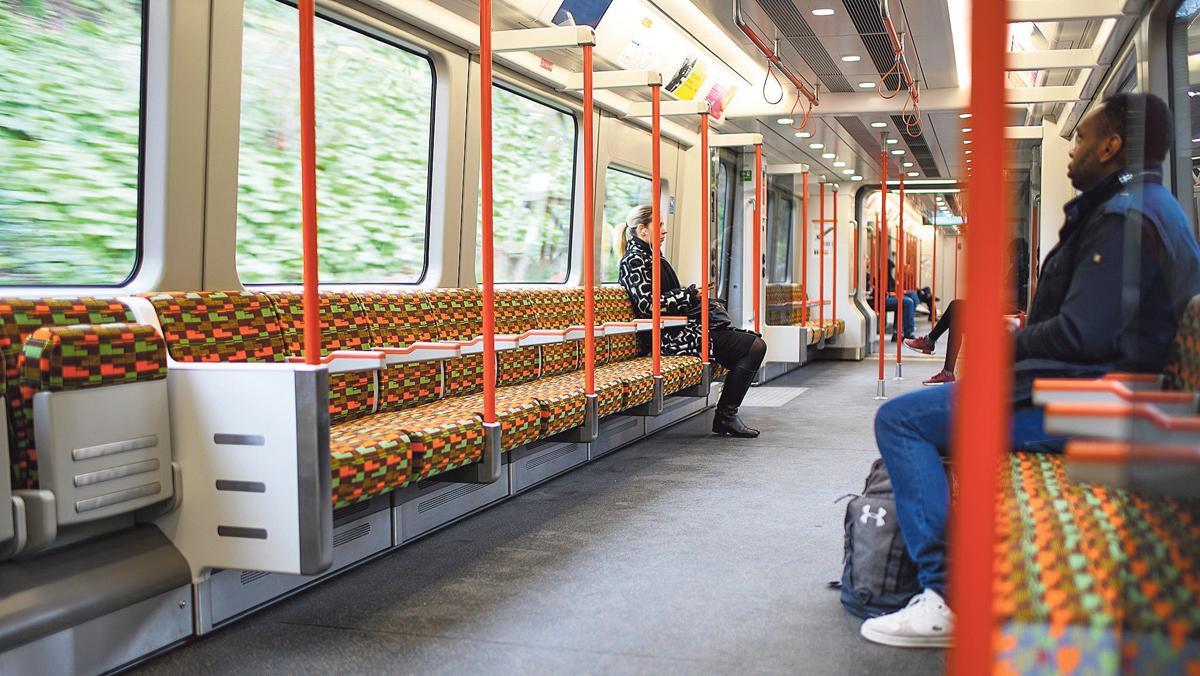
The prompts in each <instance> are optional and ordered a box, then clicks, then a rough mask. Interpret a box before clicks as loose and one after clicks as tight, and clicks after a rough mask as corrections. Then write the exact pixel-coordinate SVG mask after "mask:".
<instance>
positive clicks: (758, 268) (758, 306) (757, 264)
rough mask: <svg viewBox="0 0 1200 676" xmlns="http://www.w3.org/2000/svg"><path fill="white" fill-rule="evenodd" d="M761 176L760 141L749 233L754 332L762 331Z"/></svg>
mask: <svg viewBox="0 0 1200 676" xmlns="http://www.w3.org/2000/svg"><path fill="white" fill-rule="evenodd" d="M762 177H763V150H762V144H761V143H760V144H758V145H756V146H754V224H753V227H754V230H753V231H752V235H751V240H752V242H753V247H754V248H753V256H754V278H753V279H754V292H753V295H752V296H751V298H752V299H753V305H752V307H753V308H754V330H755V331H756V332H762V278H763V274H762V272H763V261H762V202H763V199H765V198H766V190H764V186H763V184H762V182H763V181H762Z"/></svg>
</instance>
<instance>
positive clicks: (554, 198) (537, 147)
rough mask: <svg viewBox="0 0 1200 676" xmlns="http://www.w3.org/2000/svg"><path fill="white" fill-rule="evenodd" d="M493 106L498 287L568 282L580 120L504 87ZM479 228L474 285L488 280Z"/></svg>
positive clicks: (495, 95)
mask: <svg viewBox="0 0 1200 676" xmlns="http://www.w3.org/2000/svg"><path fill="white" fill-rule="evenodd" d="M492 101H493V103H492V105H493V112H492V143H493V154H494V162H493V167H494V169H493V171H494V172H495V173H494V175H493V188H494V191H495V192H494V198H493V199H494V200H495V203H494V207H493V214H494V217H493V219H494V220H493V226H492V227H493V241H494V243H495V279H496V281H497V282H532V283H546V282H557V283H562V282H565V281H567V275H568V274H569V273H570V265H571V219H572V215H573V213H574V211H573V206H574V185H575V142H576V133H577V125H576V122H575V116H574V115H571V114H569V113H566V112H564V111H562V110H559V109H557V108H552V107H550V106H548V105H546V104H544V103H539V102H537V101H534V100H533V99H531V98H528V97H526V96H522V95H521V94H518V93H516V92H514V91H511V90H508V89H505V88H504V87H500V86H496V87H495V88H493V96H492ZM482 208H483V207H482V205H481V206H480V211H479V213H480V214H482V213H483V211H482ZM482 222H483V219H482V217H481V218H480V219H479V223H481V224H482ZM481 228H482V226H481ZM481 228H480V229H477V230H476V245H475V275H476V277H475V278H476V279H480V278H482V277H483V273H482V268H483V264H482V255H481V250H482V229H481Z"/></svg>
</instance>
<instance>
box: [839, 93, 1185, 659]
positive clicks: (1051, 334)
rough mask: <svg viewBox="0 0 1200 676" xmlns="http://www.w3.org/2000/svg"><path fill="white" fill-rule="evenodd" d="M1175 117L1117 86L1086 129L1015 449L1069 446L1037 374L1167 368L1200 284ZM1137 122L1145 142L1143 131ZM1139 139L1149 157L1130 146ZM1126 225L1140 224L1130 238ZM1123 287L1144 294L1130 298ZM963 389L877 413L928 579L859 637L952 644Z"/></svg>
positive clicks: (1029, 328)
mask: <svg viewBox="0 0 1200 676" xmlns="http://www.w3.org/2000/svg"><path fill="white" fill-rule="evenodd" d="M1170 117H1171V115H1170V112H1169V111H1168V109H1167V106H1166V104H1165V103H1163V101H1162V100H1161V99H1159V98H1157V97H1155V96H1152V95H1146V94H1117V95H1115V96H1112V97H1110V98H1108V99H1106V100H1105V101H1104V102H1103V103H1102V104H1101V105H1100V106H1099V107H1097V108H1096V109H1095V110H1093V111H1092V112H1090V113H1089V114H1088V115H1087V116H1086V117H1085V118H1084V119H1083V120H1082V121H1081V122H1080V123H1079V126H1078V127H1077V128H1076V131H1075V138H1074V141H1073V143H1072V145H1071V150H1070V163H1069V165H1068V169H1067V175H1068V177H1069V178H1070V180H1071V184H1072V185H1073V186H1075V188H1076V189H1078V190H1080V191H1082V194H1081V195H1079V196H1078V197H1076V198H1075V199H1073V200H1071V201H1070V202H1068V203H1067V205H1066V207H1065V210H1066V222H1065V224H1064V225H1063V227H1062V230H1061V231H1060V239H1059V242H1058V244H1057V245H1056V246H1055V247H1054V249H1053V250H1052V251H1051V252H1050V254H1049V255H1048V256H1047V257H1046V261H1045V265H1044V266H1043V268H1042V276H1041V278H1040V280H1039V282H1038V288H1037V293H1036V295H1035V296H1034V298H1033V303H1032V305H1031V307H1030V311H1029V317H1028V324H1027V325H1026V326H1025V328H1023V329H1020V330H1018V331H1016V337H1015V343H1016V354H1015V364H1014V368H1015V374H1014V375H1015V377H1014V392H1013V407H1014V408H1013V415H1012V439H1011V447H1012V448H1014V449H1016V450H1024V451H1047V452H1057V451H1061V448H1062V445H1063V441H1064V440H1062V439H1057V438H1052V437H1050V435H1048V434H1047V433H1046V431H1045V429H1044V427H1043V412H1042V410H1041V409H1040V408H1037V407H1034V406H1033V404H1032V389H1033V381H1034V379H1035V378H1037V377H1046V376H1051V377H1054V376H1058V377H1075V378H1090V377H1099V376H1101V375H1103V374H1105V373H1107V372H1111V371H1114V370H1126V371H1136V372H1145V373H1158V372H1161V370H1162V367H1163V364H1164V362H1165V361H1166V356H1167V349H1168V346H1169V345H1170V342H1171V340H1172V338H1173V336H1174V334H1175V329H1176V326H1177V324H1178V323H1179V318H1180V317H1181V316H1182V314H1183V310H1184V308H1185V306H1186V305H1187V302H1188V300H1189V299H1190V298H1191V297H1192V296H1193V295H1195V294H1196V293H1197V292H1200V247H1197V245H1196V241H1195V239H1194V238H1193V236H1192V232H1191V227H1190V225H1189V224H1188V219H1187V216H1186V214H1185V213H1184V211H1183V209H1182V208H1181V207H1180V205H1179V203H1178V202H1177V201H1176V200H1175V198H1174V196H1172V194H1171V193H1170V191H1169V190H1167V189H1166V188H1165V187H1163V184H1162V162H1163V159H1164V158H1165V157H1166V153H1167V148H1168V147H1169V145H1170V143H1171V140H1172V139H1173V138H1174V136H1173V133H1172V131H1171V119H1170ZM1127 129H1128V130H1129V133H1128V134H1127V131H1126V130H1127ZM1141 130H1144V134H1145V138H1144V139H1141V138H1137V134H1140V133H1142V132H1141ZM1134 132H1137V134H1135V133H1134ZM1139 142H1140V144H1139ZM1139 147H1140V149H1141V152H1140V153H1136V154H1135V153H1132V152H1129V151H1131V150H1133V149H1137V148H1139ZM1127 152H1128V154H1129V156H1127ZM1129 223H1132V224H1139V223H1140V225H1141V227H1140V234H1139V232H1138V230H1136V229H1135V230H1133V232H1131V233H1130V234H1131V235H1132V236H1131V237H1129V238H1128V239H1127V238H1126V233H1127V232H1128V231H1129V225H1128V224H1129ZM1126 255H1136V256H1137V257H1138V260H1137V261H1136V262H1133V261H1131V263H1132V264H1131V265H1130V266H1129V269H1131V270H1134V271H1135V272H1133V273H1132V274H1135V275H1137V277H1136V278H1131V279H1129V280H1126V279H1125V277H1126V275H1127V274H1130V273H1127V271H1126V267H1125V266H1126V263H1125V260H1126ZM1134 285H1136V287H1134ZM1126 286H1129V287H1134V288H1131V289H1130V291H1134V289H1136V292H1135V293H1123V289H1124V288H1125V287H1126ZM1122 298H1125V299H1126V300H1125V301H1124V302H1122ZM954 393H955V386H954V385H949V386H947V387H939V388H933V389H927V390H921V391H918V392H913V393H910V394H906V395H904V396H900V397H897V398H895V399H892V400H891V401H889V402H887V403H886V404H884V405H883V406H882V407H881V408H880V409H879V413H878V414H877V415H876V417H875V439H876V442H877V443H878V445H879V450H880V453H881V454H882V455H883V460H884V462H885V463H886V464H887V469H888V473H889V474H890V476H891V481H892V487H893V490H894V491H895V498H896V511H897V518H898V519H899V524H900V530H901V532H902V533H903V534H904V539H905V542H906V546H907V548H908V553H909V554H910V555H911V556H912V559H913V561H915V562H916V565H917V579H918V581H919V582H920V584H921V586H922V587H923V588H924V591H923V592H922V593H921V594H918V595H917V596H915V597H913V599H912V600H911V601H910V602H909V604H908V606H907V607H906V608H904V609H902V610H899V611H897V612H895V613H892V614H890V615H885V616H883V617H877V618H874V619H870V620H867V621H866V622H864V623H863V625H862V630H861V631H862V635H863V636H864V637H865V638H867V639H868V640H871V641H874V642H877V643H883V644H887V645H894V646H907V647H914V646H921V647H936V646H946V645H949V643H950V637H951V635H952V631H953V624H954V616H953V614H952V613H951V611H950V608H949V606H948V605H947V601H946V599H945V594H946V518H947V512H948V510H949V506H950V498H949V492H948V487H947V481H946V472H945V469H944V468H943V465H942V461H943V459H944V458H945V457H946V455H947V454H948V453H949V450H950V429H949V427H950V421H951V417H952V416H951V408H952V403H951V402H952V401H953V399H954ZM968 450H969V449H968ZM968 518H969V517H968ZM981 527H984V525H982V524H981Z"/></svg>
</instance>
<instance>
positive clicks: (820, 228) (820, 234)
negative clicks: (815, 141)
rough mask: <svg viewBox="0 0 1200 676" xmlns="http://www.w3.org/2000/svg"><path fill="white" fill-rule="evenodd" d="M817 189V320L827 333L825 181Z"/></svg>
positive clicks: (822, 329)
mask: <svg viewBox="0 0 1200 676" xmlns="http://www.w3.org/2000/svg"><path fill="white" fill-rule="evenodd" d="M817 189H818V190H820V197H818V199H817V203H818V205H819V208H820V210H821V218H820V219H818V220H817V224H818V225H817V253H818V255H819V256H820V259H818V264H817V268H818V274H819V275H820V281H819V282H818V283H817V294H818V296H817V302H818V303H820V305H818V306H817V308H818V309H817V319H818V320H820V322H821V331H822V332H824V331H825V224H826V223H827V221H826V220H825V181H823V180H822V181H821V182H820V183H819V184H818V185H817Z"/></svg>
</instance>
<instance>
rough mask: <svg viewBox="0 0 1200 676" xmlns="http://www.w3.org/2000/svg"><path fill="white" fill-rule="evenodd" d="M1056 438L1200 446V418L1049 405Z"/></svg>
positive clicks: (1148, 407) (1145, 408)
mask: <svg viewBox="0 0 1200 676" xmlns="http://www.w3.org/2000/svg"><path fill="white" fill-rule="evenodd" d="M1046 430H1047V431H1048V432H1051V433H1053V434H1062V435H1066V436H1078V437H1091V438H1100V439H1112V440H1124V441H1132V440H1137V441H1138V442H1142V443H1152V444H1200V416H1197V415H1187V416H1172V415H1168V414H1166V413H1164V412H1163V411H1162V409H1160V408H1159V407H1158V406H1156V405H1154V404H1141V403H1130V402H1121V403H1115V404H1050V405H1049V406H1047V407H1046Z"/></svg>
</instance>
